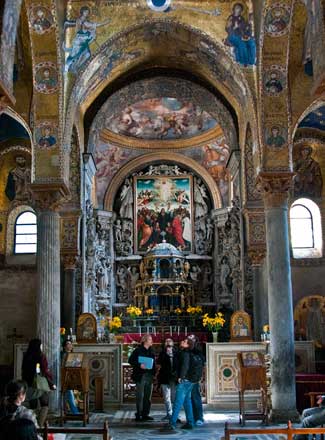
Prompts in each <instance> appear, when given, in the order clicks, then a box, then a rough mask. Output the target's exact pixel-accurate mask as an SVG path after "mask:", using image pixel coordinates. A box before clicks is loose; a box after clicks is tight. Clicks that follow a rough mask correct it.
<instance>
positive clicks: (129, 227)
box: [114, 219, 133, 256]
mask: <svg viewBox="0 0 325 440" xmlns="http://www.w3.org/2000/svg"><path fill="white" fill-rule="evenodd" d="M114 243H115V251H116V254H117V255H119V256H128V255H132V254H133V221H131V220H126V219H123V220H121V219H117V220H116V222H115V224H114Z"/></svg>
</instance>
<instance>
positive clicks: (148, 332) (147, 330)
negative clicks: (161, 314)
mask: <svg viewBox="0 0 325 440" xmlns="http://www.w3.org/2000/svg"><path fill="white" fill-rule="evenodd" d="M147 333H148V334H149V326H148V325H147Z"/></svg>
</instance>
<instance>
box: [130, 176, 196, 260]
mask: <svg viewBox="0 0 325 440" xmlns="http://www.w3.org/2000/svg"><path fill="white" fill-rule="evenodd" d="M135 191H136V230H137V249H138V251H140V252H145V251H147V250H148V249H151V248H152V247H154V246H155V245H156V244H158V243H161V242H162V241H163V240H166V241H167V243H170V244H173V245H174V246H176V247H177V248H178V249H180V250H182V251H190V250H191V247H192V200H191V194H192V179H191V178H190V177H186V178H184V177H182V178H175V177H156V178H150V179H146V178H137V179H136V181H135Z"/></svg>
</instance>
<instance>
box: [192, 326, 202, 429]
mask: <svg viewBox="0 0 325 440" xmlns="http://www.w3.org/2000/svg"><path fill="white" fill-rule="evenodd" d="M188 338H189V339H193V341H194V343H195V346H194V349H193V352H192V354H193V355H194V356H195V360H196V363H198V364H200V363H201V364H202V374H203V366H204V365H205V356H204V355H203V353H202V350H201V347H200V342H199V340H198V338H197V337H196V336H195V335H190V336H189V337H188ZM201 379H202V375H201V377H200V379H199V380H198V381H197V382H196V383H195V384H194V386H193V389H192V394H191V400H192V408H193V417H194V421H195V425H196V426H202V425H203V424H204V419H203V405H202V396H201V386H200V381H201Z"/></svg>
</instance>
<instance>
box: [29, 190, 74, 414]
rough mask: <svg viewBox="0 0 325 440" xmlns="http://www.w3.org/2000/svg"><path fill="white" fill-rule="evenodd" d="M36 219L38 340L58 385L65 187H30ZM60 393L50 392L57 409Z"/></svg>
mask: <svg viewBox="0 0 325 440" xmlns="http://www.w3.org/2000/svg"><path fill="white" fill-rule="evenodd" d="M31 190H32V193H33V199H34V203H35V208H36V210H37V213H38V219H37V229H38V234H37V276H38V291H37V304H36V307H37V335H38V337H39V338H40V339H41V341H42V343H43V346H44V352H45V353H46V356H47V359H48V362H49V367H50V369H51V371H52V373H53V379H54V383H55V384H57V385H58V386H59V384H60V382H59V380H60V374H59V373H60V216H59V214H58V212H57V210H58V208H59V205H60V203H61V202H62V200H63V199H64V197H66V195H67V194H68V189H67V187H66V186H65V185H64V184H53V185H50V184H44V185H41V184H32V185H31ZM58 405H59V393H58V390H57V391H56V392H53V393H51V407H52V408H54V409H58Z"/></svg>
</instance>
